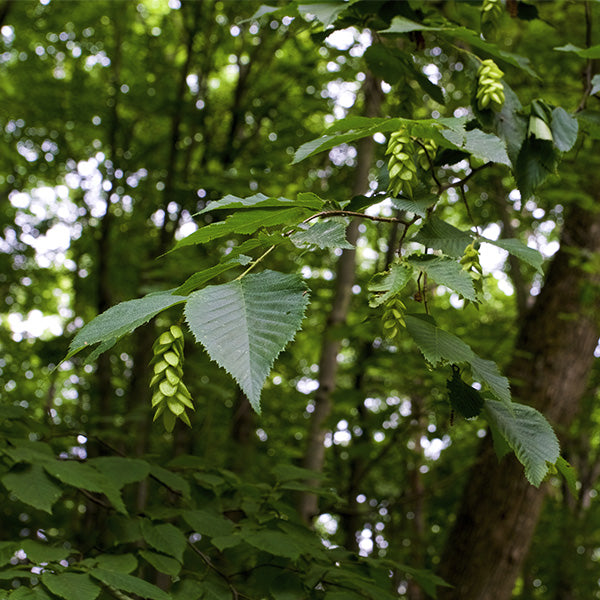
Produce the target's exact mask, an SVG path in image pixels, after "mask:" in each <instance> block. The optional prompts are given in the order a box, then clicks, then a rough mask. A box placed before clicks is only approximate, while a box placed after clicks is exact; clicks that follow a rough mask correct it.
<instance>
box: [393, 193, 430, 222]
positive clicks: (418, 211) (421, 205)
mask: <svg viewBox="0 0 600 600" xmlns="http://www.w3.org/2000/svg"><path fill="white" fill-rule="evenodd" d="M436 202H437V196H434V195H433V194H428V195H427V197H426V198H423V199H419V198H414V199H408V198H391V203H392V206H393V207H394V208H397V209H398V210H404V211H406V212H411V213H414V214H415V215H418V216H419V217H423V218H424V217H426V216H427V209H428V208H431V207H432V206H433V205H434V204H435V203H436Z"/></svg>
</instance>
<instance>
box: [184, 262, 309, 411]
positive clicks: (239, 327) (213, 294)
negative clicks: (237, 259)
mask: <svg viewBox="0 0 600 600" xmlns="http://www.w3.org/2000/svg"><path fill="white" fill-rule="evenodd" d="M307 304H308V297H307V295H306V288H305V286H304V283H303V281H302V279H301V278H300V277H297V276H296V275H285V274H283V273H277V272H275V271H263V272H262V273H258V274H253V275H247V276H246V277H243V278H242V279H239V280H236V281H232V282H230V283H226V284H224V285H215V286H208V287H206V288H204V289H202V290H199V291H197V292H194V293H193V294H191V295H190V297H189V301H188V303H187V304H186V307H185V316H186V319H187V322H188V324H189V326H190V329H191V330H192V333H193V334H194V336H195V337H196V340H197V341H199V342H201V343H202V344H203V346H204V347H205V348H206V350H207V352H208V354H209V355H210V357H211V358H212V359H213V360H214V361H215V362H217V363H218V364H219V365H220V366H221V367H223V368H224V369H225V370H226V371H227V372H228V373H230V374H231V375H232V376H233V378H234V379H235V380H236V381H237V382H238V384H239V385H240V387H241V388H242V390H243V391H244V392H245V394H246V395H247V396H248V399H249V400H250V403H251V404H252V406H253V407H254V409H255V410H256V411H259V410H260V393H261V389H262V386H263V384H264V382H265V380H266V378H267V375H268V374H269V371H270V370H271V367H272V365H273V362H274V360H275V358H276V357H277V356H278V354H279V353H280V352H281V350H283V348H284V347H285V345H286V344H287V343H288V342H289V341H290V340H291V339H292V338H293V337H294V335H295V333H296V331H297V330H298V329H299V328H300V324H301V322H302V319H303V317H304V310H305V308H306V306H307Z"/></svg>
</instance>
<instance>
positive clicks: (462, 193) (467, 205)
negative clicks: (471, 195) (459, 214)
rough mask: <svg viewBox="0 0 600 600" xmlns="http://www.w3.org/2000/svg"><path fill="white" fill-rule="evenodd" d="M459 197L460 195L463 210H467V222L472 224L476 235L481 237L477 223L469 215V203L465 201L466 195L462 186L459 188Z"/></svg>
mask: <svg viewBox="0 0 600 600" xmlns="http://www.w3.org/2000/svg"><path fill="white" fill-rule="evenodd" d="M460 195H461V198H462V201H463V204H464V205H465V208H466V209H467V215H468V217H469V220H470V221H471V223H472V224H473V227H475V229H476V230H477V235H481V232H480V231H479V227H477V223H475V219H474V218H473V214H472V213H471V208H470V207H469V202H468V201H467V193H466V192H465V188H464V187H463V186H461V187H460Z"/></svg>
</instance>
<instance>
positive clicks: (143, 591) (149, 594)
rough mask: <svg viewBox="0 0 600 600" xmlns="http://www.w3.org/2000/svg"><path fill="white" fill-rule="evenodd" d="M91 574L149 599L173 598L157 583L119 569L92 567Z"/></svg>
mask: <svg viewBox="0 0 600 600" xmlns="http://www.w3.org/2000/svg"><path fill="white" fill-rule="evenodd" d="M90 575H91V576H92V577H94V578H95V579H98V581H101V582H102V583H104V584H106V585H108V586H111V587H114V588H116V589H118V590H123V591H124V592H130V593H132V594H137V595H138V596H140V597H142V598H146V599H147V600H171V597H170V596H169V594H167V593H166V592H163V591H162V590H161V589H160V588H158V587H156V586H155V585H153V584H151V583H148V582H147V581H144V580H143V579H139V578H138V577H133V575H126V574H125V573H119V572H117V571H109V570H107V569H92V570H91V571H90Z"/></svg>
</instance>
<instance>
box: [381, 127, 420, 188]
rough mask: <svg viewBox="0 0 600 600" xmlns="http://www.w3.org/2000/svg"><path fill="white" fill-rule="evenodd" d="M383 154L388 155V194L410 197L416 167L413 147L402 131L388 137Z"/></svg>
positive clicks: (407, 136)
mask: <svg viewBox="0 0 600 600" xmlns="http://www.w3.org/2000/svg"><path fill="white" fill-rule="evenodd" d="M385 153H386V154H389V155H390V159H389V162H388V172H389V175H390V185H389V190H390V192H391V193H392V195H394V196H397V195H398V194H400V192H404V193H405V194H406V195H408V196H412V183H413V181H414V180H415V179H416V176H417V166H416V164H415V161H414V154H415V147H414V144H413V141H412V140H411V139H410V137H409V135H408V134H407V133H406V131H405V130H404V129H401V130H399V131H395V132H394V133H392V134H391V135H390V141H389V142H388V147H387V150H386V152H385Z"/></svg>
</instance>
